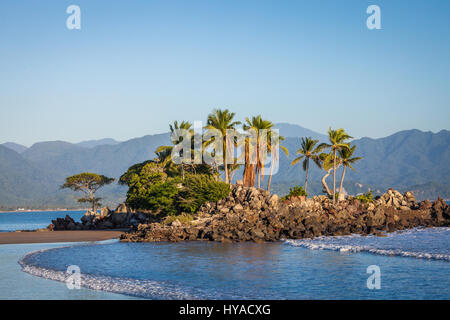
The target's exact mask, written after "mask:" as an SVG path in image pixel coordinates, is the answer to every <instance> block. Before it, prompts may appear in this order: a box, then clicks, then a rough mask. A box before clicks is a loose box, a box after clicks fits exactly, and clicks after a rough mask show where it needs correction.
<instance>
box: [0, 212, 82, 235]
mask: <svg viewBox="0 0 450 320" xmlns="http://www.w3.org/2000/svg"><path fill="white" fill-rule="evenodd" d="M85 212H86V211H34V212H0V232H7V231H16V230H35V229H42V228H46V227H47V226H48V225H49V224H50V223H52V220H55V219H56V218H64V217H65V216H66V215H69V216H71V217H72V218H73V219H74V220H75V221H80V219H81V217H82V216H83V215H84V213H85Z"/></svg>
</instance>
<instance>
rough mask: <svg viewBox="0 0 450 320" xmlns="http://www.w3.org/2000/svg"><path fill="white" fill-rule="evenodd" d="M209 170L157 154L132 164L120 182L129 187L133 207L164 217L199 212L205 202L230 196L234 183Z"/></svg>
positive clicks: (128, 198) (128, 199) (129, 201)
mask: <svg viewBox="0 0 450 320" xmlns="http://www.w3.org/2000/svg"><path fill="white" fill-rule="evenodd" d="M167 156H168V155H167ZM196 169H197V170H196ZM197 171H198V172H199V173H197ZM194 172H196V173H194ZM205 172H207V171H206V169H205V165H196V166H191V167H189V168H185V167H184V166H181V165H178V166H177V165H174V164H173V163H171V165H169V164H168V163H167V162H166V161H165V160H164V159H162V158H160V157H157V158H155V159H154V160H150V161H146V162H143V163H139V164H136V165H133V166H131V167H130V168H129V169H128V171H127V172H125V173H124V174H123V175H122V176H121V177H120V179H119V181H120V183H122V184H126V185H128V187H129V189H128V192H127V199H126V202H127V204H128V205H129V206H130V207H131V208H135V209H141V210H142V209H144V210H149V211H151V213H152V214H154V215H158V216H161V217H164V216H170V215H179V214H182V213H183V212H184V213H195V212H196V211H197V209H198V208H199V207H200V206H201V205H203V204H204V203H206V202H208V201H218V200H220V199H223V198H225V197H226V196H228V194H229V192H230V186H229V185H228V184H227V183H224V182H221V181H218V175H217V174H215V173H209V174H208V173H205Z"/></svg>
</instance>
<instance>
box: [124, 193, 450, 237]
mask: <svg viewBox="0 0 450 320" xmlns="http://www.w3.org/2000/svg"><path fill="white" fill-rule="evenodd" d="M449 215H450V206H448V205H447V204H446V203H445V202H444V201H443V200H441V199H438V200H436V201H435V202H434V203H431V202H422V203H417V202H416V200H415V198H414V195H413V194H412V193H408V192H407V193H405V194H404V195H402V194H400V193H398V192H397V191H395V190H392V189H390V190H388V192H387V193H386V194H384V195H383V196H381V197H379V198H377V199H376V200H375V201H374V202H373V203H363V202H361V201H360V200H358V199H356V198H354V197H348V198H347V199H346V200H344V201H341V202H339V203H338V204H337V205H336V206H334V205H333V204H332V201H331V200H330V199H329V198H328V197H326V196H316V197H313V198H310V199H306V200H305V199H304V198H295V199H289V200H286V201H281V200H280V199H279V198H278V196H277V195H270V194H269V193H268V192H267V191H265V190H258V189H256V188H246V187H243V186H242V185H235V186H233V188H232V191H231V193H230V195H229V196H228V197H227V198H226V199H224V200H221V201H218V202H217V203H207V204H205V205H204V206H202V207H201V208H200V210H199V212H198V213H197V215H196V218H195V219H194V220H193V221H191V222H189V223H184V224H182V223H180V222H179V221H177V220H175V222H173V223H172V224H171V225H164V224H160V223H143V224H139V225H138V226H137V227H136V228H133V230H132V231H131V232H129V233H125V234H123V235H122V236H121V241H125V242H135V241H183V240H211V241H221V242H231V241H254V242H262V241H276V240H280V239H286V238H289V239H300V238H312V237H317V236H322V235H325V236H329V235H348V234H351V233H358V234H379V233H381V232H384V231H387V232H392V231H395V230H402V229H407V228H413V227H416V226H425V227H427V226H448V225H450V216H449Z"/></svg>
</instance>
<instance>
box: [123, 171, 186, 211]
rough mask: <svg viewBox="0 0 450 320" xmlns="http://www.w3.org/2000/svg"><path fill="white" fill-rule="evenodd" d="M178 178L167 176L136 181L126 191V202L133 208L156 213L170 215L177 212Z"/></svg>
mask: <svg viewBox="0 0 450 320" xmlns="http://www.w3.org/2000/svg"><path fill="white" fill-rule="evenodd" d="M178 185H179V179H174V178H168V179H166V180H165V181H156V182H152V183H137V184H135V185H133V186H132V187H130V189H129V190H128V193H127V204H128V205H129V206H130V207H132V208H135V209H146V210H151V211H153V212H155V213H157V214H161V213H162V214H163V215H170V214H175V213H176V212H177V209H176V202H175V199H176V196H177V195H178V193H179V191H180V189H179V186H178Z"/></svg>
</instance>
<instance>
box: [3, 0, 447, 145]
mask: <svg viewBox="0 0 450 320" xmlns="http://www.w3.org/2000/svg"><path fill="white" fill-rule="evenodd" d="M71 4H76V5H79V6H80V8H81V30H68V29H67V28H66V19H67V17H68V14H67V13H66V8H67V7H68V6H69V5H71ZM370 4H377V5H379V6H380V8H381V24H382V29H381V30H368V29H367V27H366V19H367V17H368V15H367V14H366V8H367V7H368V5H370ZM449 57H450V1H447V0H440V1H430V0H421V1H410V0H408V1H406V0H404V1H403V0H402V1H401V0H398V1H382V0H372V1H365V0H342V1H328V0H321V1H312V0H308V1H300V0H298V1H287V0H283V1H261V0H259V1H250V0H240V1H230V0H228V1H214V0H209V1H197V0H189V1H173V0H168V1H162V0H161V1H132V0H128V1H122V0H120V1H100V0H89V1H82V0H71V1H62V0H61V1H45V0H40V1H31V0H30V1H21V0H2V1H1V2H0V70H1V72H0V143H1V142H6V141H14V142H18V143H22V144H25V145H31V144H32V143H34V142H37V141H44V140H66V141H71V142H77V141H81V140H87V139H97V138H104V137H112V138H115V139H118V140H126V139H130V138H133V137H138V136H143V135H146V134H153V133H160V132H165V131H167V130H168V123H169V122H171V121H173V120H176V119H178V120H181V119H186V120H190V121H194V120H204V119H205V118H206V116H207V114H208V112H210V111H211V110H212V109H213V108H218V107H221V108H223V107H227V108H229V109H231V110H233V111H235V112H236V113H237V116H238V118H239V119H240V120H241V119H243V118H245V117H246V116H251V115H256V114H262V115H263V117H265V118H268V119H270V120H272V121H274V122H290V123H295V124H299V125H302V126H304V127H307V128H310V129H312V130H315V131H318V132H325V131H326V130H327V129H328V127H329V126H330V125H331V126H333V127H344V128H345V129H346V130H347V131H348V132H349V133H350V134H352V135H353V136H355V137H362V136H369V137H382V136H386V135H389V134H392V133H394V132H397V131H399V130H405V129H412V128H417V129H421V130H425V131H428V130H431V131H434V132H436V131H439V130H441V129H449V128H450V126H449V123H450V121H449V120H450V61H449V60H450V59H449Z"/></svg>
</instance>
